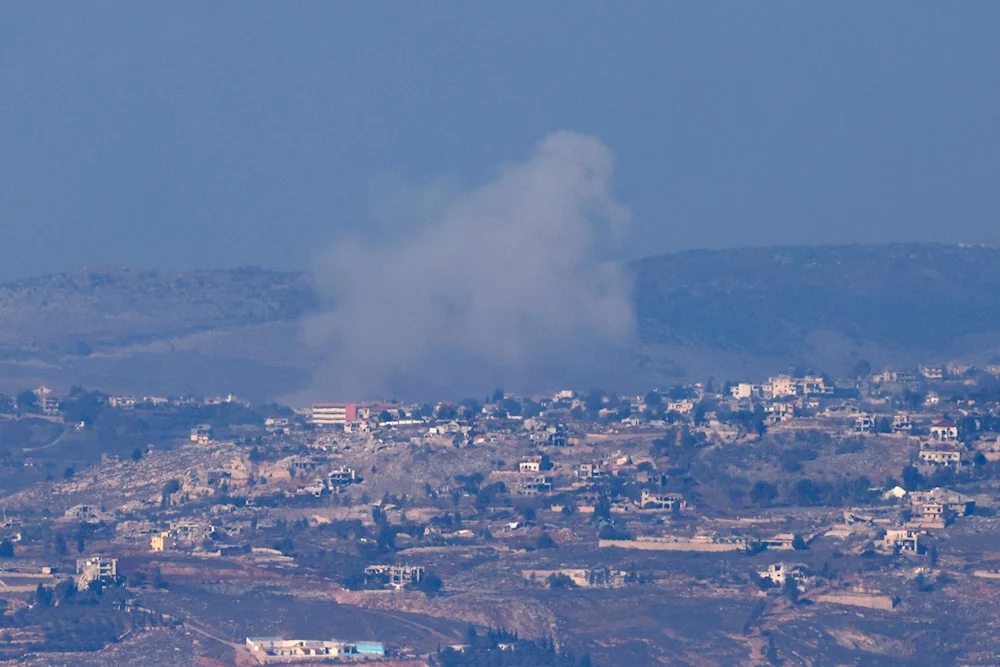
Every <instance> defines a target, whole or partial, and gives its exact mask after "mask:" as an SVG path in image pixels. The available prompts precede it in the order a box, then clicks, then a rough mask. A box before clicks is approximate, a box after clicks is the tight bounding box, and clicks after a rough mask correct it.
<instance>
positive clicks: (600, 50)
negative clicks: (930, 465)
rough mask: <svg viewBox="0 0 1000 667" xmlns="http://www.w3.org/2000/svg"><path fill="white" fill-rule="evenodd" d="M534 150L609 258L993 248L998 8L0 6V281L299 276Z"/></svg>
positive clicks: (999, 113)
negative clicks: (578, 186)
mask: <svg viewBox="0 0 1000 667" xmlns="http://www.w3.org/2000/svg"><path fill="white" fill-rule="evenodd" d="M558 130H573V131H576V132H580V133H583V134H585V135H592V136H594V137H596V138H598V139H599V140H600V141H601V142H603V143H604V144H605V145H607V146H608V147H609V148H610V149H611V150H612V151H613V152H614V154H615V156H616V160H617V166H616V171H615V174H614V190H615V197H616V199H617V200H618V201H620V202H621V203H622V204H624V205H626V206H628V207H629V208H630V209H631V211H632V221H633V226H632V236H631V240H630V242H629V246H628V248H629V252H630V254H631V255H642V254H651V253H656V252H663V251H670V250H676V249H683V248H692V247H721V246H743V245H760V244H772V243H785V244H788V243H820V242H823V243H827V242H853V241H878V242H881V241H896V240H941V241H984V240H985V241H990V242H1000V225H998V223H1000V216H998V213H1000V186H998V184H997V177H998V174H1000V2H996V1H995V0H991V1H986V2H962V3H943V2H936V3H930V2H903V1H902V0H900V1H898V2H853V3H850V2H849V3H844V2H836V3H831V2H825V3H819V2H815V3H804V2H785V3H780V2H767V3H765V2H733V3H722V2H683V3H673V2H665V1H664V2H659V1H653V0H650V1H648V2H619V1H615V2H610V1H607V2H590V1H580V0H577V1H574V2H554V1H553V2H536V1H534V0H531V1H527V0H525V1H523V2H495V1H493V2H466V1H463V2H458V1H455V2H448V3H444V2H428V1H422V2H391V3H388V2H387V3H374V2H353V3H347V2H324V3H284V2H266V3H265V2H260V3H251V2H238V3H236V2H233V3H223V2H210V3H206V2H197V3H178V2H171V3H162V2H161V3H144V2H135V1H132V0H130V1H128V2H118V3H107V2H86V3H45V2H34V1H31V2H29V1H24V2H20V3H14V2H5V3H2V4H0V278H3V279H7V278H12V277H18V276H26V275H33V274H39V273H45V272H50V271H55V270H64V269H70V268H74V267H77V266H80V265H84V264H105V263H108V264H126V265H131V266H139V267H163V268H189V267H219V266H232V265H247V264H256V265H264V266H271V267H278V268H285V267H288V268H301V267H305V266H306V265H307V264H308V262H309V259H310V256H311V253H312V252H314V250H315V249H316V248H318V247H324V246H328V245H329V244H330V243H331V242H332V241H333V240H334V239H336V238H337V236H338V235H339V234H343V233H344V231H345V230H357V229H358V228H359V227H360V226H363V225H364V224H365V220H366V218H367V216H368V215H369V211H370V209H371V207H372V199H373V195H372V192H373V187H372V184H373V183H378V182H382V181H384V180H385V179H386V174H395V176H394V177H393V178H396V179H399V180H401V181H403V182H407V183H416V184H420V183H425V182H428V181H431V180H433V179H435V178H437V177H439V176H440V175H442V174H448V175H451V176H453V177H454V178H456V179H457V180H458V181H459V182H460V183H461V184H464V185H474V184H477V183H480V182H483V181H486V180H489V179H490V178H492V177H493V176H494V175H495V173H496V170H497V168H498V165H501V164H503V163H507V162H512V161H521V160H524V159H525V157H526V156H527V155H528V153H529V152H530V151H531V150H532V147H533V146H534V145H535V144H536V143H537V142H538V141H540V140H542V139H543V138H544V137H545V136H546V135H548V134H549V133H551V132H554V131H558ZM374 191H375V192H377V191H378V189H377V188H375V189H374ZM376 199H377V197H376Z"/></svg>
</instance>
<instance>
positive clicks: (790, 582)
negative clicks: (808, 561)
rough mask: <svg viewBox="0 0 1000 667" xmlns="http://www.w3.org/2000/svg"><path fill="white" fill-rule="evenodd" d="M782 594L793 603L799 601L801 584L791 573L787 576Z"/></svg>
mask: <svg viewBox="0 0 1000 667" xmlns="http://www.w3.org/2000/svg"><path fill="white" fill-rule="evenodd" d="M781 594H782V595H783V596H784V597H785V598H786V599H787V600H788V601H789V602H791V603H792V604H795V603H796V602H798V601H799V585H798V584H797V583H796V582H795V577H793V576H791V575H790V574H789V575H788V576H786V577H785V585H784V586H782V588H781Z"/></svg>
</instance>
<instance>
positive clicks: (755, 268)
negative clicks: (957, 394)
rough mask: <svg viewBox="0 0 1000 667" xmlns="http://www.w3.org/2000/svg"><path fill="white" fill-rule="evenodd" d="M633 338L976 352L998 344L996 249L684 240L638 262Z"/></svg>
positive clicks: (704, 344) (999, 257) (678, 343)
mask: <svg viewBox="0 0 1000 667" xmlns="http://www.w3.org/2000/svg"><path fill="white" fill-rule="evenodd" d="M634 268H635V271H636V310H637V315H638V319H639V331H640V336H641V339H642V341H643V342H644V343H645V344H647V345H652V346H669V347H674V348H692V349H694V348H700V349H707V350H708V351H712V352H714V353H715V354H720V353H725V354H728V355H731V356H740V357H744V358H747V359H751V360H754V359H756V360H761V361H765V362H766V363H765V365H769V366H772V367H773V366H774V365H775V364H785V365H788V364H792V365H798V364H805V365H811V366H816V367H819V368H822V369H823V370H829V371H831V372H843V371H844V370H846V365H847V364H849V363H850V362H851V361H852V360H856V359H859V358H861V357H866V358H868V359H870V360H871V361H873V362H882V363H884V362H894V363H918V362H920V361H930V360H933V359H948V358H952V357H970V356H971V357H984V356H989V355H991V354H993V350H995V348H996V347H997V346H998V344H1000V250H998V249H995V248H987V247H982V246H943V245H886V246H859V245H853V246H822V247H792V248H752V249H739V250H720V251H711V252H706V251H694V252H684V253H678V254H673V255H665V256H661V257H653V258H649V259H645V260H642V261H639V262H637V263H636V264H635V265H634Z"/></svg>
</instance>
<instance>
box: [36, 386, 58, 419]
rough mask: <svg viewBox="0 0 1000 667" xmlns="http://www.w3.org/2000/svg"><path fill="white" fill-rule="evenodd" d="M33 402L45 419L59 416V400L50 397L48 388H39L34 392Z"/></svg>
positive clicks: (50, 393) (50, 391)
mask: <svg viewBox="0 0 1000 667" xmlns="http://www.w3.org/2000/svg"><path fill="white" fill-rule="evenodd" d="M34 394H35V401H36V404H37V405H38V409H39V410H40V411H41V413H42V414H43V415H45V416H46V417H58V416H59V399H57V398H55V397H54V396H53V395H52V390H51V389H49V388H48V387H39V388H38V389H36V390H35V391H34Z"/></svg>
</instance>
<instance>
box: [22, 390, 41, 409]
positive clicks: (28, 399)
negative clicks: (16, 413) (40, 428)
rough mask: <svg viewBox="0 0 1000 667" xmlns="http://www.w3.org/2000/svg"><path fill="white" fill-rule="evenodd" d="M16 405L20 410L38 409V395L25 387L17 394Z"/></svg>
mask: <svg viewBox="0 0 1000 667" xmlns="http://www.w3.org/2000/svg"><path fill="white" fill-rule="evenodd" d="M17 407H18V408H19V409H20V410H21V412H35V411H36V410H37V409H38V397H37V396H35V392H33V391H31V390H30V389H25V390H24V391H22V392H21V393H20V394H18V395H17Z"/></svg>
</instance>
